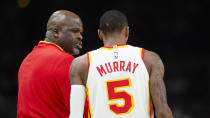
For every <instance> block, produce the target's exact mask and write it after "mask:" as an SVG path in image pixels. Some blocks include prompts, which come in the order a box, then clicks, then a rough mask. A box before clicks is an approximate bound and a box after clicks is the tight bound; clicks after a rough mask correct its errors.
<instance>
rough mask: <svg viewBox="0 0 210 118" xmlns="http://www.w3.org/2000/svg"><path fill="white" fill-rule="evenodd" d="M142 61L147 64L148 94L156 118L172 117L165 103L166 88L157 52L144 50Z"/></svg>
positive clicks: (162, 68)
mask: <svg viewBox="0 0 210 118" xmlns="http://www.w3.org/2000/svg"><path fill="white" fill-rule="evenodd" d="M144 62H145V65H146V66H147V69H148V72H149V76H150V80H149V86H150V94H151V97H152V101H153V104H154V106H155V110H156V116H157V118H172V117H173V116H172V113H171V110H170V108H169V106H168V103H167V96H166V88H165V84H164V81H163V77H164V65H163V63H162V60H161V58H160V57H159V56H158V54H156V53H154V52H151V51H145V53H144Z"/></svg>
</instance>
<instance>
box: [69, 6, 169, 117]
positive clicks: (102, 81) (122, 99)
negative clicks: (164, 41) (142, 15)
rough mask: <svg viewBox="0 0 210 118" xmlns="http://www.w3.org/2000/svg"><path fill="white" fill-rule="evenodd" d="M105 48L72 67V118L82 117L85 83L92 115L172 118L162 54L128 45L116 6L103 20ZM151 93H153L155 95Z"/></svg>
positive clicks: (101, 31) (100, 32)
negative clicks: (164, 79) (160, 55)
mask: <svg viewBox="0 0 210 118" xmlns="http://www.w3.org/2000/svg"><path fill="white" fill-rule="evenodd" d="M98 35H99V38H100V39H101V40H103V43H104V47H101V48H99V49H97V50H94V51H91V52H88V53H87V54H85V55H83V56H81V57H78V58H76V59H75V60H74V61H73V64H72V66H71V69H70V81H71V84H72V85H71V86H72V89H71V95H70V108H71V109H72V111H71V113H70V118H82V114H83V105H84V101H85V87H86V92H87V95H88V100H89V106H90V110H89V117H90V118H153V108H152V103H153V104H154V106H155V114H156V117H157V118H173V116H172V112H171V110H170V108H169V106H168V104H167V98H166V89H165V85H164V81H163V75H164V66H163V63H162V61H161V59H160V57H159V56H158V55H157V54H156V53H154V52H151V51H148V50H145V49H143V48H139V47H134V46H131V45H126V42H127V40H128V35H129V27H128V22H127V18H126V16H125V15H124V14H123V13H121V12H120V11H117V10H111V11H107V12H106V13H104V14H103V16H102V17H101V18H100V29H99V30H98ZM150 95H151V97H150Z"/></svg>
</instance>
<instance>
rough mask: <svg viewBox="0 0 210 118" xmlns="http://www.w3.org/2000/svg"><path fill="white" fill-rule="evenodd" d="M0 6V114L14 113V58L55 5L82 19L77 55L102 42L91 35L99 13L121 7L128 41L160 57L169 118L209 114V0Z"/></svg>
mask: <svg viewBox="0 0 210 118" xmlns="http://www.w3.org/2000/svg"><path fill="white" fill-rule="evenodd" d="M0 5H1V7H0V10H1V14H0V26H1V28H0V38H1V40H0V41H1V47H0V54H1V58H0V66H1V67H0V70H1V71H0V117H1V118H15V117H16V107H17V94H18V82H17V73H18V69H19V66H20V63H21V61H22V60H23V58H24V57H25V56H26V55H27V54H28V53H29V52H30V51H31V50H32V48H33V47H34V45H36V44H37V43H38V42H39V41H40V40H43V39H44V37H45V31H46V23H47V20H48V18H49V16H50V15H51V14H52V13H53V12H54V11H56V10H60V9H66V10H70V11H73V12H75V13H77V14H79V15H80V17H81V18H82V20H83V25H84V40H83V50H82V53H81V54H84V53H85V52H86V51H90V50H93V49H96V48H99V47H100V46H102V42H101V41H100V40H99V39H98V36H97V28H98V24H99V18H100V16H101V15H102V13H104V12H105V11H106V10H110V9H118V10H121V11H122V12H124V13H125V14H126V15H127V17H128V21H129V25H130V38H129V42H128V43H129V44H131V45H134V46H140V47H144V48H146V49H148V50H153V51H155V52H157V53H158V54H159V55H160V56H161V58H162V60H163V62H164V65H165V71H166V72H165V78H164V80H165V83H166V87H167V93H168V103H169V106H170V107H171V108H172V111H173V114H174V118H201V117H208V116H209V113H210V108H209V106H210V101H209V100H210V67H209V66H210V47H209V43H208V40H209V39H210V30H209V29H210V23H209V22H210V14H209V11H210V7H209V6H210V1H209V0H112V1H111V0H98V1H90V0H1V1H0Z"/></svg>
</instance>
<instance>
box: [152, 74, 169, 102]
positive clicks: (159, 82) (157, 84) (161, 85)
mask: <svg viewBox="0 0 210 118" xmlns="http://www.w3.org/2000/svg"><path fill="white" fill-rule="evenodd" d="M155 78H156V79H157V81H156V82H155V84H154V85H155V86H154V87H155V88H156V89H157V91H158V90H159V92H158V93H159V99H160V101H161V102H162V103H163V104H165V103H167V100H166V88H165V84H164V81H163V78H162V77H161V76H160V75H159V74H156V76H155Z"/></svg>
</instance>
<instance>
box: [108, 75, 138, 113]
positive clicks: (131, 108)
mask: <svg viewBox="0 0 210 118" xmlns="http://www.w3.org/2000/svg"><path fill="white" fill-rule="evenodd" d="M127 79H128V80H129V85H128V86H122V87H115V88H114V92H125V93H127V94H128V95H130V96H131V107H130V109H129V110H128V111H127V112H125V113H118V114H116V113H115V112H114V111H112V110H111V109H110V106H111V105H116V106H117V107H122V106H123V105H118V104H117V103H113V104H109V110H110V111H111V112H113V113H114V114H116V115H123V114H129V113H130V112H131V111H132V110H133V108H134V100H133V96H132V95H131V94H129V93H128V92H126V91H125V90H120V91H117V89H119V88H127V87H132V84H131V79H130V78H124V79H117V80H110V81H106V83H107V82H114V81H121V80H127ZM106 91H107V98H108V101H116V100H123V101H124V105H125V100H124V99H123V98H118V99H112V100H110V99H109V93H108V87H107V86H106Z"/></svg>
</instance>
